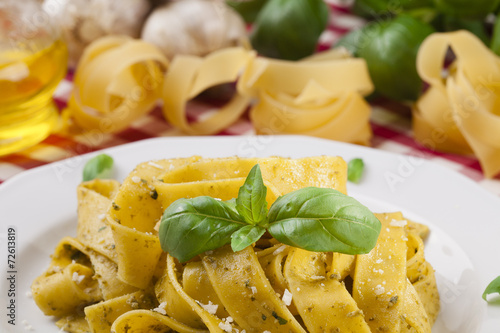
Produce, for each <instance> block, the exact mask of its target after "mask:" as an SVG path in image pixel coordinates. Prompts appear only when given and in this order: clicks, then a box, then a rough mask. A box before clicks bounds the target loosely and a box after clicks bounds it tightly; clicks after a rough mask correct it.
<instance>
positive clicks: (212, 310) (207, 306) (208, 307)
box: [196, 301, 219, 315]
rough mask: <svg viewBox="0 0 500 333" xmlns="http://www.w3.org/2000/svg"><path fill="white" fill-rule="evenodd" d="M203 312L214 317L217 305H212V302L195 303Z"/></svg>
mask: <svg viewBox="0 0 500 333" xmlns="http://www.w3.org/2000/svg"><path fill="white" fill-rule="evenodd" d="M196 303H198V304H199V305H200V306H201V307H202V308H203V309H204V310H205V311H207V312H208V313H210V314H211V315H214V314H215V313H216V312H217V308H218V307H219V305H218V304H214V303H212V301H208V304H203V303H201V302H198V301H196Z"/></svg>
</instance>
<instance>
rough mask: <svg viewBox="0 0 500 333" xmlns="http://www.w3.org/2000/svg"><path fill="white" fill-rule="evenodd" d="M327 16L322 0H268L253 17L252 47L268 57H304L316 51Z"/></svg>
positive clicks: (290, 58) (295, 58)
mask: <svg viewBox="0 0 500 333" xmlns="http://www.w3.org/2000/svg"><path fill="white" fill-rule="evenodd" d="M328 15H329V10H328V6H327V5H326V4H325V2H324V0H295V1H290V0H268V1H267V3H266V4H265V5H264V7H262V9H261V10H260V12H259V14H258V16H257V18H256V20H255V23H254V27H253V31H252V34H251V36H250V38H251V43H252V46H253V47H254V49H255V50H257V52H259V54H261V55H264V56H267V57H271V58H278V59H286V60H298V59H301V58H304V57H306V56H308V55H311V54H312V53H314V51H315V50H316V46H317V42H318V39H319V36H320V35H321V33H322V32H323V31H324V30H325V28H326V25H327V23H328Z"/></svg>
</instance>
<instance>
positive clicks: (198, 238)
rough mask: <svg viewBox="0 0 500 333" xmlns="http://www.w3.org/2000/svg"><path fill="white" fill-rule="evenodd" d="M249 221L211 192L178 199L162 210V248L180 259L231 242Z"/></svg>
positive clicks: (187, 258)
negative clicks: (209, 194)
mask: <svg viewBox="0 0 500 333" xmlns="http://www.w3.org/2000/svg"><path fill="white" fill-rule="evenodd" d="M244 225H246V223H245V222H244V221H243V220H242V218H241V217H240V216H238V214H236V213H235V212H234V211H233V210H232V209H231V208H230V207H229V206H228V205H227V204H226V203H225V202H223V201H219V200H216V199H214V198H211V197H208V196H202V197H196V198H193V199H178V200H176V201H174V202H173V203H172V204H171V205H170V206H169V207H168V208H167V209H166V210H165V212H164V213H163V216H162V218H161V223H160V230H159V237H160V244H161V248H162V249H163V251H166V252H168V253H169V254H170V255H171V256H173V257H175V258H177V259H178V260H179V261H180V262H185V261H188V260H189V259H191V258H193V257H195V256H196V255H198V254H200V253H202V252H205V251H209V250H214V249H217V248H219V247H221V246H223V245H226V244H229V243H230V242H231V234H232V233H233V232H235V231H236V230H238V229H239V228H241V227H242V226H244Z"/></svg>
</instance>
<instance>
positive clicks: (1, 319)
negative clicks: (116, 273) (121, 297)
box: [0, 136, 500, 333]
mask: <svg viewBox="0 0 500 333" xmlns="http://www.w3.org/2000/svg"><path fill="white" fill-rule="evenodd" d="M106 152H107V153H108V154H110V155H111V156H112V157H113V158H114V160H115V166H116V173H115V176H116V179H119V180H123V179H124V178H125V177H126V175H127V174H128V173H129V172H130V171H131V170H132V169H133V168H134V167H135V166H136V165H137V164H138V163H140V162H143V161H148V160H152V159H161V158H170V157H188V156H191V155H201V156H204V157H223V156H235V155H238V156H241V157H254V156H271V155H279V156H287V157H304V156H315V155H339V156H342V157H344V159H346V160H349V159H351V158H354V157H361V158H363V159H364V161H365V165H366V172H365V174H364V177H363V179H362V181H361V183H360V184H359V185H355V184H349V187H348V191H349V194H350V195H352V196H354V197H356V198H357V199H358V200H360V201H361V202H362V203H364V204H365V205H367V206H369V207H370V208H372V210H374V211H377V212H382V211H395V210H401V211H402V212H403V213H404V214H405V215H406V216H407V217H408V218H412V219H415V220H417V221H420V222H423V223H426V224H428V225H429V226H430V228H431V236H430V238H429V239H428V241H427V243H426V257H427V258H428V260H429V261H430V263H431V264H432V265H433V266H434V268H435V269H436V275H437V279H438V288H439V291H440V295H441V308H442V311H441V313H440V315H439V318H438V321H437V323H436V324H435V325H434V328H433V332H435V333H448V332H460V333H474V332H487V333H493V332H498V331H499V329H500V307H499V306H494V305H487V303H486V302H485V301H483V300H482V298H481V295H482V292H483V290H484V288H485V287H486V286H487V284H488V283H489V282H490V281H491V280H492V279H494V278H495V277H496V276H497V275H500V263H499V261H498V254H500V245H499V239H500V218H499V217H500V199H499V198H497V197H496V196H493V195H492V194H490V193H488V192H486V191H485V190H483V189H482V188H480V187H479V186H478V185H476V184H475V183H473V182H472V181H470V180H469V179H466V178H465V177H463V176H462V175H459V174H457V173H455V172H453V171H451V170H449V169H447V168H445V167H442V166H439V165H436V164H433V163H432V162H428V161H424V160H420V159H417V158H413V157H408V156H402V155H396V154H391V153H387V152H383V151H379V150H375V149H370V148H365V147H360V146H354V145H349V144H345V143H338V142H332V141H327V140H321V139H315V138H307V137H297V136H289V137H286V136H281V137H276V136H265V137H259V136H244V137H203V138H192V137H191V138H158V139H151V140H145V141H140V142H136V143H133V144H128V145H124V146H120V147H116V148H111V149H108V150H106ZM93 155H95V154H88V155H85V156H79V157H75V158H71V159H68V160H64V161H61V162H57V163H54V164H51V165H46V166H43V167H40V168H37V169H33V170H30V171H26V172H24V173H21V174H20V175H17V176H15V177H13V178H12V179H10V180H8V181H6V182H5V183H4V184H2V185H1V186H0V221H1V230H0V243H1V247H0V253H1V254H2V256H1V259H0V272H1V274H2V275H1V278H0V281H1V282H0V295H1V297H0V300H1V304H0V331H1V332H26V329H27V328H32V329H33V330H35V331H36V332H43V333H50V332H57V331H58V329H57V327H56V326H55V325H54V321H53V320H52V319H51V318H48V317H45V316H44V315H43V314H42V312H41V311H40V310H39V309H38V308H37V307H36V305H35V303H34V301H33V299H32V298H30V296H29V290H30V284H31V281H33V279H34V278H35V277H36V276H38V275H39V274H41V273H42V272H43V271H44V270H45V269H46V267H47V265H48V263H49V261H50V259H49V256H50V254H51V253H52V251H53V249H54V247H55V245H56V244H57V242H58V241H59V239H61V238H62V237H63V236H67V235H71V236H74V235H75V233H76V191H75V189H76V186H77V185H78V183H79V182H80V181H81V174H82V168H83V165H84V164H85V162H86V161H87V160H88V159H89V158H90V157H92V156H93ZM9 227H12V228H14V229H15V239H16V248H15V251H16V253H15V263H14V267H13V269H11V268H9V267H8V266H7V264H8V262H7V260H8V253H7V249H8V245H7V237H8V228H9ZM9 271H14V272H15V273H8V272H9ZM11 275H13V277H14V278H15V279H11V280H12V281H13V282H15V286H14V285H13V286H12V287H14V288H12V290H14V291H15V296H14V295H12V294H9V289H11V284H10V280H8V278H9V277H11ZM14 280H15V281H14ZM11 300H12V301H13V302H14V304H15V323H16V325H15V326H13V325H10V324H9V323H8V320H10V318H9V316H8V315H9V313H10V311H11V310H10V309H8V306H9V305H10V303H9V302H11Z"/></svg>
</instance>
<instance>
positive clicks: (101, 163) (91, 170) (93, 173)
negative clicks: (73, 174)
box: [83, 154, 113, 182]
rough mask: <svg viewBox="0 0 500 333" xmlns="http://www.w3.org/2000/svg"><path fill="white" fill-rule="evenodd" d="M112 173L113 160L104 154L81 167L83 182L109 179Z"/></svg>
mask: <svg viewBox="0 0 500 333" xmlns="http://www.w3.org/2000/svg"><path fill="white" fill-rule="evenodd" d="M112 173H113V158H112V157H111V156H109V155H106V154H100V155H97V156H95V157H93V158H91V159H90V160H88V162H87V163H86V164H85V166H84V167H83V181H84V182H86V181H89V180H92V179H96V178H102V179H106V178H111V175H112Z"/></svg>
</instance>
